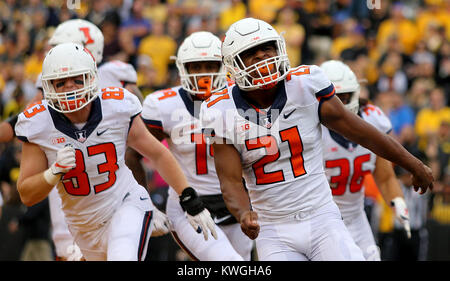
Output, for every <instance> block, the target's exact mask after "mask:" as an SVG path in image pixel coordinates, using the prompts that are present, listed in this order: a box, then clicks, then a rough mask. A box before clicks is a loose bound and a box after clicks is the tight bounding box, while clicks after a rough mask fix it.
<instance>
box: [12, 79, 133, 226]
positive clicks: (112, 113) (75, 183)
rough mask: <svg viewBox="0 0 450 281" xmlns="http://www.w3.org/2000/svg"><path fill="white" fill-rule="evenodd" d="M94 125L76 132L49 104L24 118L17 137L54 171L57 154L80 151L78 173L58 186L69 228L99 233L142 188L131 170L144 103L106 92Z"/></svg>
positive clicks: (91, 120) (96, 104) (100, 95)
mask: <svg viewBox="0 0 450 281" xmlns="http://www.w3.org/2000/svg"><path fill="white" fill-rule="evenodd" d="M91 103H92V108H91V113H90V116H89V118H88V121H87V122H86V123H85V124H84V125H83V124H80V126H75V125H73V124H72V123H70V122H69V121H68V120H67V119H66V117H65V116H63V114H61V113H58V112H56V111H55V110H54V109H52V108H51V107H49V106H48V104H47V102H46V101H45V100H43V101H40V102H38V103H35V104H32V105H30V106H29V107H28V108H26V109H25V110H24V112H23V113H21V114H20V115H19V119H18V122H17V124H16V127H15V131H16V135H17V137H18V138H19V139H21V140H22V141H25V142H30V143H34V144H37V145H39V146H40V148H41V149H42V150H43V151H44V153H45V155H46V157H47V159H48V166H50V165H51V164H52V163H54V162H55V161H56V154H57V151H58V150H60V149H61V148H63V147H64V146H67V145H72V146H73V147H74V148H75V151H76V152H75V157H76V167H75V168H74V169H72V170H70V171H69V172H67V173H66V174H65V175H64V177H63V179H62V181H61V182H60V183H59V184H58V185H57V189H58V193H59V195H60V197H61V199H62V208H63V210H64V213H65V215H66V220H67V222H68V223H69V224H70V225H72V226H73V227H76V228H79V229H80V228H82V229H85V230H88V229H94V228H96V227H98V226H99V225H101V224H104V223H106V222H107V221H108V220H109V219H110V218H111V216H112V215H113V212H114V211H115V209H116V208H117V206H118V205H119V204H121V202H122V200H123V199H124V197H125V196H126V194H127V192H128V191H129V190H131V189H133V188H136V187H137V186H138V183H137V182H136V180H135V179H134V177H133V175H132V173H131V171H130V170H129V169H128V167H127V166H126V165H125V160H124V155H125V150H126V145H127V143H126V142H127V138H128V131H129V128H130V126H131V123H132V121H133V118H135V117H136V116H137V115H138V114H139V113H140V112H141V110H142V107H141V104H140V102H139V100H138V98H137V97H136V96H135V95H133V94H131V93H130V92H128V91H127V90H125V89H122V88H115V87H112V88H105V89H103V90H102V92H100V93H98V98H96V99H94V100H93V101H92V102H91Z"/></svg>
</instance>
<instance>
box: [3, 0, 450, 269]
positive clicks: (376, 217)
mask: <svg viewBox="0 0 450 281" xmlns="http://www.w3.org/2000/svg"><path fill="white" fill-rule="evenodd" d="M68 2H70V4H71V5H68V4H67V3H68ZM369 2H370V5H369V4H368V3H369ZM244 17H255V18H259V19H262V20H264V21H266V22H268V23H270V24H272V25H273V26H275V28H276V29H277V30H278V31H279V32H284V34H283V36H284V38H285V39H286V44H287V51H288V55H289V60H290V63H291V66H298V65H300V64H317V65H318V64H320V63H321V62H323V61H325V60H328V59H339V60H342V61H344V62H345V63H347V64H348V65H349V66H350V67H351V68H352V70H353V71H354V72H355V74H356V75H357V77H358V78H359V79H360V81H361V83H362V85H363V87H362V91H361V98H362V99H365V100H368V101H369V102H371V103H374V104H376V105H378V106H379V107H381V108H382V109H383V111H384V112H385V113H386V114H387V115H388V116H389V118H390V120H391V122H392V125H393V135H394V136H395V138H396V139H397V140H398V141H399V142H400V143H401V144H402V145H403V146H404V147H405V148H407V149H408V151H410V152H411V153H413V154H414V155H415V156H416V157H418V158H419V159H421V160H422V161H424V162H425V163H427V164H428V165H429V166H430V167H431V168H432V170H433V172H434V176H435V179H436V182H435V184H434V189H433V191H432V192H427V193H426V194H425V195H422V196H418V194H417V193H416V192H414V191H411V183H410V182H409V174H408V172H407V171H404V170H401V169H396V172H397V175H398V178H399V180H400V181H401V184H402V186H403V188H404V189H403V190H404V193H405V199H406V201H407V204H408V208H409V210H410V217H411V226H412V230H413V238H412V239H410V240H407V239H405V237H404V233H398V231H397V230H398V229H400V227H399V226H397V225H396V224H395V223H394V216H393V214H392V211H391V209H390V208H389V206H387V205H386V204H385V203H384V202H382V199H380V196H379V194H378V193H377V191H376V189H372V188H370V186H371V184H370V179H368V180H367V184H366V190H367V200H366V201H367V202H366V211H367V214H368V216H369V218H370V221H371V224H372V227H373V230H374V233H375V236H376V237H377V239H378V244H379V246H380V248H381V253H382V259H383V260H399V259H416V260H417V259H419V260H450V165H449V161H450V158H449V156H450V94H449V93H450V77H449V74H450V0H409V1H389V0H371V1H365V0H314V1H313V0H247V1H242V0H214V1H213V0H165V1H163V0H96V1H86V0H79V1H77V0H71V1H66V0H2V1H0V117H1V119H2V120H5V119H7V118H8V117H10V116H12V115H14V114H16V113H18V112H20V111H22V110H23V108H24V107H25V105H26V104H27V103H28V102H29V101H30V99H31V98H33V97H34V95H35V93H36V87H35V82H36V79H37V77H38V75H39V73H40V72H41V70H42V62H43V59H44V56H45V53H46V50H47V49H48V47H47V40H48V39H49V37H50V36H51V34H52V32H53V31H54V29H55V27H56V26H57V25H58V24H59V23H61V22H63V21H65V20H68V19H74V18H83V19H86V20H89V21H91V22H92V23H94V24H96V25H97V26H98V27H99V28H100V29H101V30H102V32H103V35H104V38H105V46H104V53H103V61H109V60H114V59H119V60H122V61H126V62H129V63H131V64H132V65H133V66H134V67H135V69H136V70H137V73H138V86H139V88H140V89H141V91H142V93H143V94H144V96H145V95H147V94H149V93H151V92H153V91H155V90H159V89H164V88H167V87H172V86H175V85H177V84H178V83H179V80H178V73H177V69H176V67H175V62H174V61H173V60H171V58H170V57H171V56H173V55H176V51H177V47H178V46H179V44H180V43H181V42H182V41H183V39H184V38H185V37H186V36H187V35H189V34H191V33H192V32H195V31H200V30H206V31H210V32H212V33H214V34H216V35H217V36H219V37H220V38H221V37H222V36H223V35H224V33H225V31H226V30H227V28H228V27H229V26H230V25H231V24H232V23H233V22H235V21H237V20H239V19H242V18H244ZM0 151H1V156H0V181H1V194H2V199H1V200H0V204H2V205H3V208H2V211H0V241H1V242H0V260H19V259H25V258H26V252H27V251H26V244H27V241H30V240H31V241H41V240H47V239H49V231H50V227H49V222H48V221H46V220H45V219H43V218H46V217H48V210H47V209H46V208H45V202H43V203H42V204H44V205H43V206H44V207H42V206H37V205H36V206H33V207H31V208H26V207H25V206H23V205H22V204H21V203H20V199H19V198H18V195H17V193H16V192H15V180H16V179H17V176H18V166H19V162H20V144H19V143H18V142H17V141H14V142H13V143H8V144H1V145H0ZM149 167H150V166H149ZM148 176H149V179H150V187H151V188H152V190H153V191H154V201H155V204H156V205H158V204H161V206H160V207H161V208H162V209H163V208H164V206H163V205H164V194H165V193H164V192H163V191H161V190H164V188H167V186H165V185H164V182H162V181H161V180H158V179H156V180H154V177H153V176H154V174H153V173H152V171H151V168H149V169H148ZM158 200H159V201H158ZM158 202H159V203H158ZM39 220H43V221H42V222H40V223H38V221H39ZM30 229H32V230H30ZM414 233H415V234H414ZM18 237H20V238H18ZM161 241H162V240H161ZM161 241H160V242H158V243H159V245H165V244H162V243H164V242H161ZM50 243H51V242H50ZM36 247H39V245H37V246H36ZM164 247H166V249H167V247H169V246H167V245H166V246H164ZM164 247H163V246H161V253H159V254H158V253H156V252H153V253H152V255H154V256H153V258H154V259H160V260H161V259H171V257H169V256H168V254H167V253H164ZM169 248H170V247H169ZM174 248H176V247H174ZM149 252H150V253H151V252H152V248H150V250H149ZM180 255H181V254H179V255H176V256H175V257H173V258H175V259H183V257H180ZM24 256H25V257H24Z"/></svg>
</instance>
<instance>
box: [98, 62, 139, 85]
mask: <svg viewBox="0 0 450 281" xmlns="http://www.w3.org/2000/svg"><path fill="white" fill-rule="evenodd" d="M97 73H98V87H99V89H103V88H106V87H123V86H124V85H123V83H124V82H128V83H136V82H137V73H136V70H135V69H134V67H133V66H132V65H131V64H129V63H125V62H122V61H119V60H113V61H109V62H105V63H103V64H101V65H100V66H99V67H98V69H97Z"/></svg>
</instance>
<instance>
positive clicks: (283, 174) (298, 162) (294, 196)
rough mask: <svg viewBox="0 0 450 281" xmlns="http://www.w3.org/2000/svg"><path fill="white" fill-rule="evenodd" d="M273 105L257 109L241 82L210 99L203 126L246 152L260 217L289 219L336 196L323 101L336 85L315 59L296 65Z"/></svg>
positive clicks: (247, 172)
mask: <svg viewBox="0 0 450 281" xmlns="http://www.w3.org/2000/svg"><path fill="white" fill-rule="evenodd" d="M278 91H279V92H278V93H277V96H276V99H275V101H274V103H273V105H272V106H271V108H270V109H268V110H261V109H255V108H253V107H252V106H251V105H249V104H248V103H247V102H246V101H245V99H244V98H243V94H245V92H242V91H241V90H240V89H239V88H238V87H237V86H233V87H230V88H228V89H225V90H224V91H222V92H221V93H217V94H214V95H213V96H212V97H211V98H210V99H208V100H206V101H205V102H204V103H203V104H202V107H201V112H200V116H201V120H202V126H203V127H204V129H205V130H213V132H211V133H212V134H213V135H215V140H216V141H219V139H222V138H225V139H227V142H229V143H232V144H233V145H234V147H235V148H236V149H237V150H238V151H239V153H240V154H241V162H242V166H243V176H244V179H245V181H246V186H247V189H248V191H249V196H250V200H251V204H252V207H253V210H254V211H256V212H257V213H258V219H259V220H262V221H264V220H283V219H285V218H287V217H290V216H292V215H294V214H296V213H298V212H299V211H305V212H308V211H313V210H316V209H317V208H319V207H321V206H323V205H325V204H326V203H329V202H331V201H332V197H331V192H330V187H329V185H328V182H327V179H326V176H325V173H324V169H323V154H322V135H321V125H320V120H319V118H320V117H319V106H320V104H321V101H322V100H325V99H327V98H330V97H332V96H333V95H334V91H335V90H334V86H333V84H332V83H331V82H330V80H328V78H327V76H326V75H325V73H324V72H323V71H322V70H321V69H320V68H319V67H318V66H315V65H312V66H307V65H304V66H299V67H297V68H294V69H291V71H290V72H289V74H288V75H287V76H286V79H284V80H283V81H281V82H279V85H278Z"/></svg>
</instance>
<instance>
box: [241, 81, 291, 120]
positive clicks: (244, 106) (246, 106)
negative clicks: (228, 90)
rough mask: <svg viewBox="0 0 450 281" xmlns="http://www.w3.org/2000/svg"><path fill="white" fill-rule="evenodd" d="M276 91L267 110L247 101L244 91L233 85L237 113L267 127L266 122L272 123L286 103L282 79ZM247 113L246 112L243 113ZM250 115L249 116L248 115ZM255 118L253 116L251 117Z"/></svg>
mask: <svg viewBox="0 0 450 281" xmlns="http://www.w3.org/2000/svg"><path fill="white" fill-rule="evenodd" d="M277 86H278V87H277V91H276V94H275V100H274V102H273V104H272V106H271V107H270V108H269V110H268V111H267V113H266V111H265V110H260V109H258V108H256V107H255V106H253V105H251V104H250V103H248V102H247V101H246V100H245V98H244V97H243V95H245V92H243V91H241V89H239V87H238V86H235V87H233V89H232V96H233V100H234V104H235V105H236V108H237V109H238V113H239V115H241V116H242V117H243V118H245V119H247V120H249V121H251V122H253V123H255V124H257V125H260V126H263V127H267V124H272V123H273V122H275V120H276V119H277V118H278V115H280V113H281V111H282V110H283V108H284V106H285V105H286V101H287V96H286V87H285V84H284V81H280V82H278V85H277ZM273 112H278V114H273ZM245 113H247V114H245ZM249 115H250V116H249ZM254 116H255V117H256V118H253V117H254Z"/></svg>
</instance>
